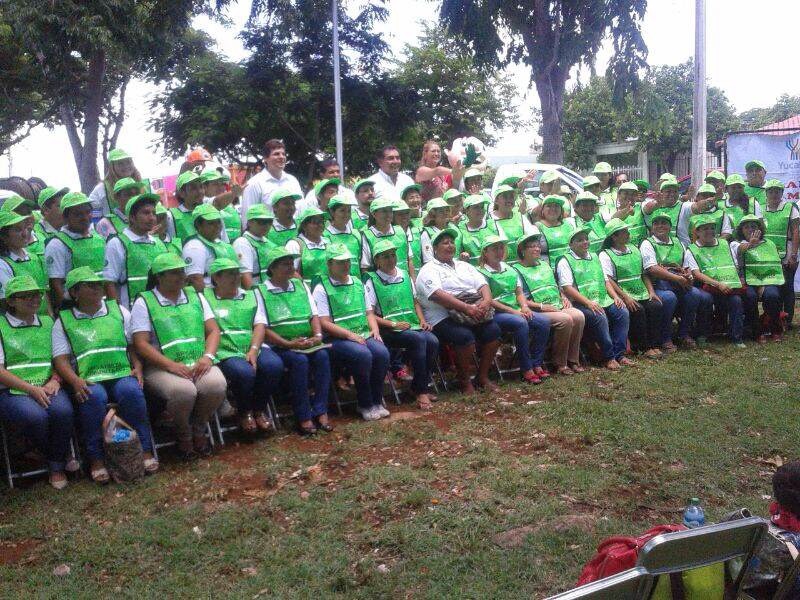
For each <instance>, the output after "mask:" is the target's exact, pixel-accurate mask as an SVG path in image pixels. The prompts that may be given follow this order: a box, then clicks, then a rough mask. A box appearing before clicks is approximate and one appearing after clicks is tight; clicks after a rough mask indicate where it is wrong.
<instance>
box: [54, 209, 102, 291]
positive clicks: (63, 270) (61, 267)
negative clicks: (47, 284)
mask: <svg viewBox="0 0 800 600" xmlns="http://www.w3.org/2000/svg"><path fill="white" fill-rule="evenodd" d="M61 231H63V232H64V233H66V234H67V235H68V236H69V237H71V238H72V239H74V240H77V239H81V238H88V237H90V236H91V235H92V232H93V231H94V226H90V227H89V233H87V234H86V235H81V234H79V233H75V232H73V231H70V230H69V229H67V226H66V225H65V226H64V227H62V228H61ZM44 264H45V268H46V269H47V276H48V277H49V278H50V279H66V278H67V273H69V272H70V271H71V270H72V252H71V251H70V249H69V248H67V246H66V245H65V244H64V242H62V241H61V240H60V239H58V238H52V239H51V240H50V241H49V242H47V245H46V246H45V247H44ZM64 298H69V293H68V292H67V290H66V288H64Z"/></svg>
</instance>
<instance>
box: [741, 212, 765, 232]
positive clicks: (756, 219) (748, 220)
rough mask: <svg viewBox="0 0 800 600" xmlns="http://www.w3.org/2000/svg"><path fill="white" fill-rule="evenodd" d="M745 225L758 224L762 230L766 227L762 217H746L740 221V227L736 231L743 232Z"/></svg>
mask: <svg viewBox="0 0 800 600" xmlns="http://www.w3.org/2000/svg"><path fill="white" fill-rule="evenodd" d="M745 223H758V224H759V225H760V226H761V227H762V228H763V227H764V220H763V219H762V218H761V217H758V216H756V215H745V216H743V217H742V219H741V220H740V221H739V225H737V227H736V231H741V229H742V225H744V224H745Z"/></svg>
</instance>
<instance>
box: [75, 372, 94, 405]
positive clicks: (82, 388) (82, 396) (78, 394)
mask: <svg viewBox="0 0 800 600" xmlns="http://www.w3.org/2000/svg"><path fill="white" fill-rule="evenodd" d="M72 391H73V392H74V393H75V399H76V400H77V401H78V404H83V403H84V402H86V401H87V400H88V399H89V393H90V391H89V384H88V383H86V380H85V379H81V378H80V377H78V378H77V379H75V381H74V382H73V383H72Z"/></svg>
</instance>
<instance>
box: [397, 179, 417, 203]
mask: <svg viewBox="0 0 800 600" xmlns="http://www.w3.org/2000/svg"><path fill="white" fill-rule="evenodd" d="M411 190H417V191H418V192H421V191H422V186H421V185H420V184H418V183H412V184H411V185H407V186H406V187H404V188H403V190H402V191H401V192H400V198H401V199H403V200H405V198H406V194H407V193H408V192H410V191H411Z"/></svg>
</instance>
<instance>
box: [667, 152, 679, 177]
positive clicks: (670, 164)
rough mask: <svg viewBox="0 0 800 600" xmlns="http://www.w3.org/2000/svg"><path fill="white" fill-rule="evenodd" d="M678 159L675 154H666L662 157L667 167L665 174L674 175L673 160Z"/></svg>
mask: <svg viewBox="0 0 800 600" xmlns="http://www.w3.org/2000/svg"><path fill="white" fill-rule="evenodd" d="M677 158H678V155H677V153H675V152H668V153H667V155H666V156H665V157H664V164H665V166H666V167H667V173H672V174H675V160H676V159H677Z"/></svg>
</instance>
